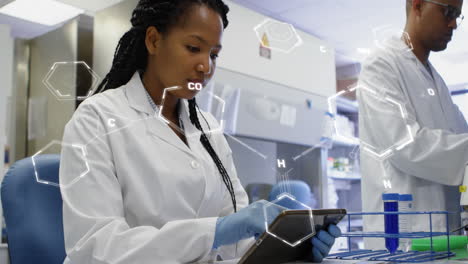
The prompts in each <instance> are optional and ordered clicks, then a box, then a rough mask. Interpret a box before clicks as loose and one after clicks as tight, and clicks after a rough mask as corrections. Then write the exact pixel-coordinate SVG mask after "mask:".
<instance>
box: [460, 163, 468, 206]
mask: <svg viewBox="0 0 468 264" xmlns="http://www.w3.org/2000/svg"><path fill="white" fill-rule="evenodd" d="M460 192H461V198H460V205H462V206H468V165H467V166H466V167H465V176H464V178H463V183H462V185H461V186H460ZM465 211H466V210H465Z"/></svg>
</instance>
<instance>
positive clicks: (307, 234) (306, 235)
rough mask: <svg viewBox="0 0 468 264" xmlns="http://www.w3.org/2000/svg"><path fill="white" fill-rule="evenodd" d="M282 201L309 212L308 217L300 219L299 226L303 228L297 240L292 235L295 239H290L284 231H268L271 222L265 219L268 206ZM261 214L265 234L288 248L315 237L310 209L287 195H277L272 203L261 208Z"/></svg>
mask: <svg viewBox="0 0 468 264" xmlns="http://www.w3.org/2000/svg"><path fill="white" fill-rule="evenodd" d="M284 199H288V200H289V201H288V202H289V203H298V204H299V205H300V206H301V207H303V208H306V210H309V217H307V218H302V219H301V221H303V223H300V224H301V225H303V226H304V227H305V228H304V229H303V233H302V235H301V237H300V238H297V234H295V235H294V236H295V238H292V237H291V236H290V234H289V233H288V232H287V231H285V230H279V231H275V230H273V229H271V230H270V229H269V226H268V222H272V220H273V219H267V217H268V214H267V208H268V207H269V206H274V205H275V204H276V203H278V202H279V201H282V200H284ZM263 213H264V217H265V218H264V219H265V230H266V232H267V233H268V234H269V235H271V236H273V237H275V238H277V239H279V240H281V241H282V242H283V243H285V244H287V245H288V246H290V247H296V246H298V245H300V244H301V243H302V242H304V241H305V240H307V239H310V238H311V237H313V236H314V235H315V224H314V217H313V215H312V209H311V208H310V207H309V206H307V205H305V204H303V203H301V202H299V201H298V200H296V198H295V197H294V196H292V195H291V194H289V193H282V194H280V195H278V197H277V198H276V199H275V200H274V201H271V202H269V203H268V204H267V205H265V207H264V208H263ZM309 227H310V228H309Z"/></svg>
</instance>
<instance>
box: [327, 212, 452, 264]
mask: <svg viewBox="0 0 468 264" xmlns="http://www.w3.org/2000/svg"><path fill="white" fill-rule="evenodd" d="M387 214H398V215H401V214H410V215H428V221H429V232H410V233H399V234H386V233H384V232H351V217H353V216H366V215H387ZM449 214H450V213H449V212H446V211H435V212H372V213H364V212H362V213H348V214H347V220H348V230H347V233H344V234H343V235H342V236H343V237H347V238H348V251H346V252H340V253H335V254H331V255H329V256H328V257H327V258H329V259H343V260H367V261H391V262H395V263H421V262H427V261H432V260H439V259H445V258H450V257H454V256H455V253H453V252H451V251H450V239H449V238H450V231H449V221H448V220H449ZM433 215H444V216H445V222H446V232H434V231H433V226H432V220H433ZM436 236H447V251H442V252H435V251H434V248H433V240H432V238H433V237H436ZM356 237H360V238H363V237H381V238H382V239H385V238H430V242H431V249H430V251H424V252H421V251H409V252H403V251H397V252H395V253H393V254H390V253H389V252H388V251H387V250H354V251H352V250H351V239H352V238H356Z"/></svg>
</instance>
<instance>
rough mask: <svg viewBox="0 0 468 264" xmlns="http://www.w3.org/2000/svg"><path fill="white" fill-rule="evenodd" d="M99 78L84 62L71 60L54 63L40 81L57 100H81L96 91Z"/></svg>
mask: <svg viewBox="0 0 468 264" xmlns="http://www.w3.org/2000/svg"><path fill="white" fill-rule="evenodd" d="M99 80H100V78H99V76H98V75H97V74H96V73H95V72H94V71H93V70H92V69H91V68H90V67H89V66H88V64H86V62H84V61H71V62H56V63H54V64H53V65H52V67H51V68H50V70H49V72H48V73H47V74H46V76H45V77H44V79H43V80H42V83H44V85H45V86H46V87H47V89H49V91H50V92H51V93H52V94H53V95H54V96H55V97H56V98H57V99H58V100H80V101H81V100H85V99H86V98H88V97H90V96H91V95H93V94H94V93H95V92H96V89H97V85H98V83H99ZM77 92H78V93H79V95H77Z"/></svg>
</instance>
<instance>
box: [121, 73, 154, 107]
mask: <svg viewBox="0 0 468 264" xmlns="http://www.w3.org/2000/svg"><path fill="white" fill-rule="evenodd" d="M125 92H126V94H127V98H128V103H129V104H130V106H131V107H132V108H134V109H135V110H138V111H140V112H143V113H147V114H149V115H153V114H154V111H153V108H152V107H151V104H150V103H149V102H148V98H147V97H146V91H145V87H144V86H143V82H142V81H141V77H140V74H139V73H138V71H137V72H135V73H134V74H133V77H132V78H131V79H130V81H129V82H128V84H127V85H126V87H125Z"/></svg>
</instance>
